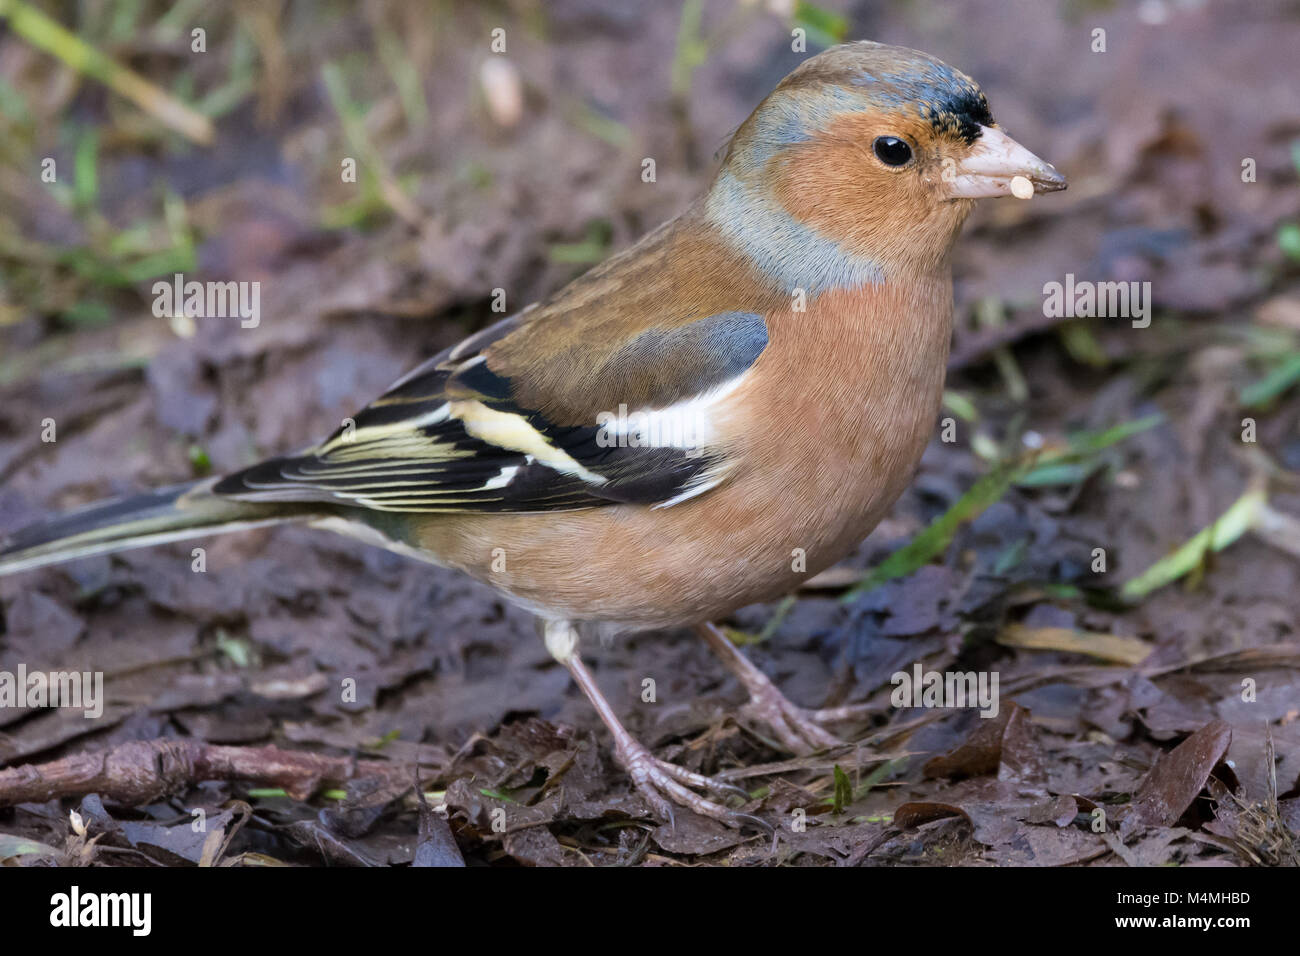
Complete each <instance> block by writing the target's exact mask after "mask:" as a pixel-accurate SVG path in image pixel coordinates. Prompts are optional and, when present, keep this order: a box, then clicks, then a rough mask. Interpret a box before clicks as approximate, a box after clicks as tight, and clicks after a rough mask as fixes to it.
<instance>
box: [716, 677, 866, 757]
mask: <svg viewBox="0 0 1300 956" xmlns="http://www.w3.org/2000/svg"><path fill="white" fill-rule="evenodd" d="M741 713H742V714H745V715H747V716H748V717H750V718H751V719H753V720H755V721H757V722H758V723H760V724H761V725H763V726H764V727H767V728H768V729H769V730H771V731H772V734H773V736H775V737H776V740H777V741H778V742H779V743H780V744H781V746H782V747H784V748H785V749H787V750H789V751H790V752H791V753H792V754H795V755H797V756H806V755H807V754H810V753H816V752H817V751H819V750H829V749H830V748H832V747H839V746H841V745H842V744H843V743H844V741H843V740H840V738H838V737H836V736H835V735H834V734H832V733H831V732H830V731H828V730H827V729H826V728H825V727H823V726H822V725H821V723H820V722H819V721H818V714H817V713H816V712H815V711H811V710H807V709H806V708H803V707H800V706H799V705H798V704H796V703H794V702H793V701H791V700H790V698H788V697H786V696H785V694H783V693H781V691H780V689H778V688H777V686H776V685H775V684H773V683H771V682H770V681H768V682H765V683H758V682H755V683H754V684H752V685H751V686H750V688H749V703H748V704H746V705H745V706H744V708H743V709H742V710H741Z"/></svg>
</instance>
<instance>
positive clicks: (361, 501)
mask: <svg viewBox="0 0 1300 956" xmlns="http://www.w3.org/2000/svg"><path fill="white" fill-rule="evenodd" d="M596 278H597V279H599V276H597V277H596ZM561 304H562V303H561ZM538 313H541V314H538ZM552 321H554V325H550V324H549V323H551V322H552ZM642 324H644V323H642ZM557 329H559V330H560V331H561V333H562V334H564V335H567V336H568V337H569V339H568V341H569V342H570V343H571V344H570V347H563V346H561V347H558V348H556V347H554V341H549V340H554V339H555V333H556V330H557ZM600 335H601V331H600V329H599V328H595V329H593V328H592V327H591V326H590V324H588V325H584V324H582V323H576V322H574V320H573V315H572V313H565V312H564V311H563V309H562V308H557V307H555V306H553V307H551V314H550V315H548V314H547V311H546V307H542V308H541V309H537V310H525V311H524V312H523V313H520V315H518V316H514V317H511V318H509V319H506V320H504V321H502V322H499V323H497V324H496V325H493V326H491V327H490V328H488V329H485V330H483V331H482V332H479V333H478V334H476V335H473V336H471V337H470V338H468V339H466V340H465V341H463V342H462V343H460V344H459V345H457V346H455V347H454V348H451V349H448V350H447V351H446V352H443V353H441V354H440V355H438V356H435V357H434V358H433V359H431V360H429V361H428V362H426V363H424V364H423V365H421V366H419V367H418V368H416V369H415V370H414V371H412V372H410V373H409V374H408V375H406V376H405V377H404V378H402V379H401V380H399V381H398V382H397V383H396V384H395V385H393V387H392V388H390V389H389V390H388V391H387V392H385V393H384V394H383V395H382V396H381V397H380V398H378V399H377V400H376V401H375V402H373V403H372V404H370V405H369V406H367V407H366V408H365V409H363V410H362V411H361V412H360V413H358V414H357V415H356V416H355V417H354V418H353V419H352V420H351V421H348V422H345V423H344V425H343V426H342V427H340V428H339V429H338V430H337V431H336V432H334V434H333V435H331V436H330V437H329V438H328V439H326V440H325V441H324V442H322V443H321V444H320V445H318V446H316V447H314V448H310V449H308V450H306V451H304V452H302V453H301V454H298V455H292V456H287V457H282V458H274V459H270V460H268V461H265V462H262V463H261V464H258V465H254V466H253V467H251V468H248V469H246V470H244V471H241V472H238V473H236V474H233V475H230V476H228V477H226V478H223V479H222V480H221V481H219V482H218V483H217V484H216V485H215V486H214V488H213V489H212V490H213V491H214V492H215V493H217V494H219V495H225V496H228V497H231V498H235V499H239V500H243V501H285V502H322V503H329V504H333V505H340V506H353V507H360V508H366V509H373V510H378V511H395V512H428V513H434V512H463V511H480V512H492V511H496V512H530V511H551V510H565V509H576V508H589V507H594V506H599V505H607V504H612V503H615V502H636V503H642V504H649V505H655V506H659V507H667V506H670V505H673V504H676V503H678V502H680V501H684V500H686V499H688V498H691V497H694V496H695V495H698V494H702V493H703V492H705V491H708V490H709V489H711V488H713V487H716V486H717V485H718V484H720V483H721V482H722V481H724V480H725V479H726V476H727V473H728V471H729V469H730V467H731V464H732V463H731V462H730V461H729V460H728V458H727V454H726V449H725V447H723V445H722V444H721V443H720V442H719V440H718V438H719V436H718V435H717V434H716V432H715V429H714V422H715V417H714V416H713V414H712V413H713V412H714V411H715V410H716V408H717V406H718V403H719V402H721V401H722V400H723V399H725V397H726V395H727V394H728V393H729V392H730V391H731V390H732V389H734V388H735V387H736V385H737V384H738V383H739V382H740V381H741V379H742V378H743V377H744V375H745V373H746V371H747V370H748V369H749V368H750V367H751V366H752V365H753V364H754V362H755V361H756V360H757V359H758V356H759V355H760V354H761V353H762V351H763V350H764V349H765V348H766V347H767V342H768V338H767V325H766V323H765V322H764V320H763V317H762V316H761V315H760V314H758V313H756V312H743V311H733V312H716V313H713V314H710V315H702V316H698V317H695V318H690V317H686V318H683V317H682V316H681V315H673V316H671V317H669V318H666V320H665V322H664V324H662V325H651V326H649V327H644V328H641V329H640V330H639V331H638V332H637V334H635V335H631V336H628V335H624V336H622V337H621V338H619V339H616V340H614V341H616V342H617V345H616V346H614V347H608V346H606V345H605V344H604V342H602V341H601V339H600ZM539 344H546V345H547V346H548V349H549V350H548V351H546V352H543V353H540V354H546V355H548V356H550V358H549V359H548V360H547V361H542V360H541V359H540V358H538V355H539V352H538V350H537V349H536V348H535V346H538V345H539ZM521 356H524V357H526V359H525V360H524V361H521V360H520V357H521Z"/></svg>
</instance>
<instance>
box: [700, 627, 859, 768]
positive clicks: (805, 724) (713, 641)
mask: <svg viewBox="0 0 1300 956" xmlns="http://www.w3.org/2000/svg"><path fill="white" fill-rule="evenodd" d="M695 631H696V633H697V634H699V635H700V637H702V638H704V643H706V644H708V645H709V649H710V650H712V651H713V653H714V654H716V655H718V657H719V658H721V659H722V663H723V664H724V665H726V668H727V670H729V671H731V673H733V674H735V675H736V678H737V679H738V680H739V681H740V682H741V683H742V684H744V685H745V689H746V690H747V691H749V704H748V705H746V710H747V711H748V712H749V713H750V714H751V715H752V716H753V717H755V718H756V719H757V720H760V721H762V722H763V724H765V725H766V726H767V727H770V728H771V730H772V733H774V734H775V735H776V737H777V740H779V741H780V743H781V744H782V745H784V746H785V747H786V748H787V749H788V750H789V751H790V752H791V753H794V754H809V753H813V752H815V751H818V750H826V749H827V748H829V747H837V746H839V745H840V744H842V743H843V741H842V740H840V739H839V738H838V737H836V736H834V735H833V734H831V733H830V732H828V731H827V730H826V729H825V728H823V727H822V726H821V725H820V724H819V723H818V719H817V717H818V715H817V714H816V713H815V712H813V711H809V710H805V709H804V708H802V707H800V706H799V705H798V704H795V703H793V702H792V701H790V699H789V698H787V697H786V696H785V694H783V693H781V691H780V689H779V688H778V687H777V686H776V685H775V684H773V683H772V679H771V678H770V677H768V676H767V675H766V674H764V673H763V672H762V671H761V670H759V669H758V668H757V667H756V666H755V665H754V664H753V662H752V661H750V659H749V658H748V657H746V656H745V655H744V654H742V653H741V652H740V648H738V647H736V645H735V644H733V643H731V641H729V640H728V639H727V635H726V634H724V633H722V629H721V628H720V627H718V626H717V625H716V624H710V623H705V624H699V625H696V628H695Z"/></svg>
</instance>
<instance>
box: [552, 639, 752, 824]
mask: <svg viewBox="0 0 1300 956" xmlns="http://www.w3.org/2000/svg"><path fill="white" fill-rule="evenodd" d="M544 631H545V637H546V648H547V650H549V651H550V652H551V656H553V657H554V658H555V659H556V660H558V661H559V662H560V663H561V664H563V665H564V666H565V667H567V668H568V669H569V673H570V674H572V675H573V680H574V683H576V684H577V685H578V687H580V688H581V689H582V692H583V693H584V694H586V695H587V700H589V701H591V705H592V706H593V707H595V708H596V713H597V714H599V715H600V719H601V721H603V722H604V724H605V726H606V727H607V728H609V732H610V734H612V735H613V737H614V750H615V753H616V754H617V755H618V758H619V761H620V762H621V763H622V764H623V766H624V767H626V768H627V772H628V775H629V776H630V777H631V778H632V783H633V784H634V785H635V786H636V788H637V790H638V791H640V793H641V795H642V796H643V797H645V799H646V801H647V802H648V803H649V804H650V806H651V807H652V808H653V809H654V811H655V812H656V813H657V814H658V815H659V816H660V817H661V818H663V819H664V820H667V821H668V822H669V823H672V822H673V804H674V803H675V804H678V805H680V806H684V807H687V808H689V809H691V810H694V811H695V812H696V813H699V814H701V815H703V816H706V817H712V818H713V819H715V820H720V821H722V822H723V823H726V824H728V825H730V826H740V825H743V824H748V825H751V826H756V827H758V828H760V829H763V830H768V831H770V830H771V829H772V828H771V826H770V825H769V824H768V823H767V822H766V821H764V820H760V819H759V818H758V817H755V816H751V815H749V814H747V813H738V812H737V811H735V810H731V809H729V808H727V807H724V806H722V805H721V804H718V803H714V802H713V801H712V800H708V799H706V798H704V797H702V796H700V795H699V794H698V793H695V792H694V791H692V790H689V789H687V788H688V787H698V788H700V789H703V790H711V791H713V792H714V793H721V794H726V795H731V796H738V797H741V798H743V799H745V800H748V799H749V794H747V793H746V792H745V791H744V790H742V789H740V788H739V787H737V786H734V785H733V784H729V783H724V782H723V781H721V780H714V779H713V778H712V777H706V776H704V775H703V774H698V773H693V772H691V771H690V770H687V769H685V768H684V767H678V766H676V765H675V764H671V763H669V762H668V761H666V760H660V759H659V758H657V757H656V756H654V754H652V753H650V751H649V750H647V749H646V747H645V745H644V744H642V743H641V742H640V741H638V740H637V739H636V738H635V737H633V736H632V735H631V734H630V733H628V731H627V728H626V727H624V726H623V724H622V722H621V721H620V720H619V719H618V716H617V715H616V714H615V713H614V709H613V708H612V707H611V706H610V704H609V701H608V700H607V699H606V698H605V695H604V694H602V693H601V692H600V688H599V687H597V686H596V681H595V678H593V677H592V676H591V671H589V670H587V665H586V664H584V663H583V662H582V658H581V657H579V656H578V637H577V632H576V631H575V630H574V629H573V627H572V626H571V625H570V624H568V623H567V622H564V621H547V622H546V623H545V625H544Z"/></svg>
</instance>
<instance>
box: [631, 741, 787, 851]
mask: <svg viewBox="0 0 1300 956" xmlns="http://www.w3.org/2000/svg"><path fill="white" fill-rule="evenodd" d="M617 746H618V757H619V760H620V761H621V762H622V764H623V766H624V767H626V768H627V772H628V776H630V777H631V778H632V783H633V784H634V785H635V786H636V789H637V791H638V792H639V793H640V794H641V796H643V797H644V798H645V800H646V802H647V803H649V804H650V808H651V809H652V810H654V812H655V813H656V814H657V815H658V816H659V817H660V818H661V819H663V820H665V821H667V822H668V823H669V824H670V825H674V824H675V823H676V820H675V818H674V815H673V805H674V804H677V805H678V806H683V807H686V808H687V809H689V810H693V811H695V812H696V813H698V814H700V815H701V816H706V817H712V818H713V819H714V820H718V821H720V822H722V823H725V824H727V826H731V827H737V828H739V827H743V826H751V827H756V828H758V829H760V830H763V831H766V832H770V831H771V830H772V827H771V825H770V824H768V823H767V822H766V821H765V820H761V819H760V818H758V817H756V816H752V815H751V814H748V813H740V812H738V811H736V810H733V809H731V808H730V807H725V806H723V805H722V804H720V803H715V802H713V801H712V800H709V799H708V798H707V797H702V796H700V795H699V794H698V793H696V792H695V791H694V790H691V789H689V788H690V787H695V788H696V789H699V790H710V791H712V792H713V793H716V794H722V795H726V796H734V797H740V798H741V799H743V800H748V799H749V794H748V793H746V792H745V791H744V790H742V789H741V788H740V787H737V786H735V785H734V784H730V783H725V782H724V781H722V780H715V779H714V778H712V777H706V776H704V774H700V773H694V772H693V771H690V770H687V769H686V768H684V767H679V766H677V765H676V764H672V763H669V762H668V761H666V760H660V759H659V758H658V757H656V756H655V755H654V754H652V753H651V752H650V751H649V750H648V749H646V747H645V745H643V744H641V743H640V742H638V741H637V740H635V739H633V738H632V737H630V736H627V737H621V738H619V739H618V741H617Z"/></svg>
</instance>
